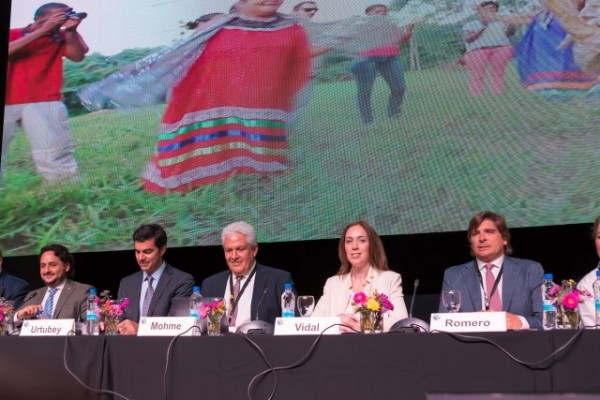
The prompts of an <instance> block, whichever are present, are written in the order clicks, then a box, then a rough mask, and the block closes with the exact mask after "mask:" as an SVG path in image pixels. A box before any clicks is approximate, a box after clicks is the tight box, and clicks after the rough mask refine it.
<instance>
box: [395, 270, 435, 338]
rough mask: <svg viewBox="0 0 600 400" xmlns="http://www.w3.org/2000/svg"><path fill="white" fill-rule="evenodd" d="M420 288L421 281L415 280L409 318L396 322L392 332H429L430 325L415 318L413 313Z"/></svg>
mask: <svg viewBox="0 0 600 400" xmlns="http://www.w3.org/2000/svg"><path fill="white" fill-rule="evenodd" d="M418 287H419V280H418V279H415V281H414V283H413V294H412V298H411V299H410V308H409V310H408V318H404V319H401V320H400V321H398V322H396V323H395V324H394V325H392V327H391V328H390V332H395V333H418V332H429V324H428V323H427V322H425V321H423V320H422V319H418V318H413V316H412V312H413V307H414V305H415V298H416V297H417V288H418Z"/></svg>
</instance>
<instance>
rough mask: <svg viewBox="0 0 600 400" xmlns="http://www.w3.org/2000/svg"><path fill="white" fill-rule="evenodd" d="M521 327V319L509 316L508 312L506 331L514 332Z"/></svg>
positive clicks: (512, 315)
mask: <svg viewBox="0 0 600 400" xmlns="http://www.w3.org/2000/svg"><path fill="white" fill-rule="evenodd" d="M522 327H523V323H522V322H521V318H519V317H518V316H516V315H515V314H511V313H509V312H507V313H506V329H508V330H513V331H516V330H519V329H521V328H522Z"/></svg>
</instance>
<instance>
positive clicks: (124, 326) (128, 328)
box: [117, 319, 138, 335]
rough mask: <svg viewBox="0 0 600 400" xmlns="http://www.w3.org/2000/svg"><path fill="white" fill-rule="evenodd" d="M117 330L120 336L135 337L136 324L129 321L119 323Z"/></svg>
mask: <svg viewBox="0 0 600 400" xmlns="http://www.w3.org/2000/svg"><path fill="white" fill-rule="evenodd" d="M117 329H118V330H119V333H120V334H121V335H137V332H138V323H137V322H133V321H131V320H129V319H126V320H124V321H121V322H119V325H117Z"/></svg>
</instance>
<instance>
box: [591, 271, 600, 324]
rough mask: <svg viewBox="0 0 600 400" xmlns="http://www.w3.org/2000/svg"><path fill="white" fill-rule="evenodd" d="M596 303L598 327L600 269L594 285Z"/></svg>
mask: <svg viewBox="0 0 600 400" xmlns="http://www.w3.org/2000/svg"><path fill="white" fill-rule="evenodd" d="M592 288H593V289H594V301H595V302H596V326H597V325H600V269H599V270H597V271H596V280H595V281H594V284H593V285H592Z"/></svg>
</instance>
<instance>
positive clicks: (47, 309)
mask: <svg viewBox="0 0 600 400" xmlns="http://www.w3.org/2000/svg"><path fill="white" fill-rule="evenodd" d="M57 291H58V289H57V288H50V289H48V297H46V302H45V303H44V311H42V315H43V316H44V317H46V318H52V312H53V311H54V310H53V309H54V295H55V294H56V292H57Z"/></svg>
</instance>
